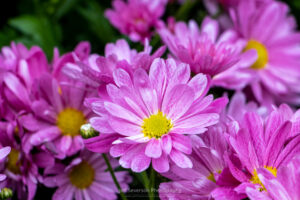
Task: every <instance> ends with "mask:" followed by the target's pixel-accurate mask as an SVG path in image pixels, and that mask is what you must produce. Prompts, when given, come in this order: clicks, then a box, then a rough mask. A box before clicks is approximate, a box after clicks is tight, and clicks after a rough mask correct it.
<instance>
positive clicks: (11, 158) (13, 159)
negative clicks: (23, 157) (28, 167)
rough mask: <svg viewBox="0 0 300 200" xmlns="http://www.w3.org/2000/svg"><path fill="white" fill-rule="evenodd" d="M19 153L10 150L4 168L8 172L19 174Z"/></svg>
mask: <svg viewBox="0 0 300 200" xmlns="http://www.w3.org/2000/svg"><path fill="white" fill-rule="evenodd" d="M19 158H20V152H19V151H18V150H16V149H13V148H12V149H11V151H10V153H9V154H8V156H7V162H6V167H7V169H8V170H9V171H11V172H13V173H14V174H20V173H21V170H20V166H21V163H20V162H19Z"/></svg>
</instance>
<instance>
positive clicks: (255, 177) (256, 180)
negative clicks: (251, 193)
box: [250, 166, 277, 191]
mask: <svg viewBox="0 0 300 200" xmlns="http://www.w3.org/2000/svg"><path fill="white" fill-rule="evenodd" d="M264 168H265V169H267V170H268V171H269V172H271V173H272V174H273V175H274V177H276V176H277V169H276V168H275V167H269V166H264ZM250 181H251V182H252V183H253V184H259V185H260V186H261V188H260V189H259V190H260V191H263V190H265V191H266V188H265V186H264V185H263V184H262V182H261V181H260V180H259V177H258V174H257V171H256V169H254V171H253V176H252V177H251V179H250Z"/></svg>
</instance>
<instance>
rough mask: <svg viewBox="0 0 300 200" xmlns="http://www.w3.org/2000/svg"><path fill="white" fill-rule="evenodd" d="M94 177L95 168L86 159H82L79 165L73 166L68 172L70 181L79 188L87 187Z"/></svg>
mask: <svg viewBox="0 0 300 200" xmlns="http://www.w3.org/2000/svg"><path fill="white" fill-rule="evenodd" d="M94 178H95V170H94V169H93V167H92V166H91V165H90V164H89V163H88V162H86V161H82V162H81V163H80V164H79V165H76V166H75V167H73V169H72V170H71V171H70V173H69V179H70V181H71V183H72V184H73V185H74V186H75V187H77V188H79V189H85V188H88V187H89V186H90V185H91V184H92V183H93V181H94Z"/></svg>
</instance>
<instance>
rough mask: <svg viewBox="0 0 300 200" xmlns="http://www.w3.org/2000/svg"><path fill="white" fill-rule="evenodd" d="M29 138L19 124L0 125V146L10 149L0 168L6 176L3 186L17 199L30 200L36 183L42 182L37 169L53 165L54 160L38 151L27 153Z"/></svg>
mask: <svg viewBox="0 0 300 200" xmlns="http://www.w3.org/2000/svg"><path fill="white" fill-rule="evenodd" d="M29 138H30V137H29V133H26V134H24V129H23V127H22V126H21V124H20V122H18V121H9V122H1V123H0V145H1V146H7V148H10V149H11V151H10V153H9V154H8V156H7V159H6V160H5V162H4V163H3V165H1V166H0V171H1V172H3V173H4V174H5V176H6V179H5V182H4V185H5V187H8V188H11V189H12V190H13V191H14V192H15V193H16V194H17V195H16V196H17V198H18V199H28V200H32V199H34V196H35V193H36V190H37V184H38V182H42V177H41V175H40V174H39V172H38V167H41V168H44V167H46V166H51V165H53V164H54V158H53V157H52V156H51V155H50V154H49V153H47V152H45V151H42V150H40V149H36V150H35V152H34V153H33V152H27V150H26V144H28V143H29ZM6 150H7V149H6ZM6 153H7V152H6ZM6 153H5V154H6ZM1 177H2V176H1Z"/></svg>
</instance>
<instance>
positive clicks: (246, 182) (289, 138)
mask: <svg viewBox="0 0 300 200" xmlns="http://www.w3.org/2000/svg"><path fill="white" fill-rule="evenodd" d="M239 125H240V129H239V131H238V133H237V134H236V135H231V136H230V138H229V141H230V144H231V146H232V148H233V149H234V150H235V155H236V156H237V158H238V159H239V161H238V160H237V159H236V158H235V157H234V156H232V157H231V158H229V157H227V158H226V162H227V164H228V166H229V169H230V171H231V173H232V175H233V176H234V177H235V178H236V179H237V180H239V181H240V182H241V184H240V185H239V186H238V187H237V188H235V191H237V192H239V193H245V189H246V188H247V187H252V188H256V189H257V190H260V191H263V190H265V186H264V185H263V184H262V182H261V180H260V178H259V177H258V170H259V169H260V168H264V169H266V170H268V171H269V172H271V173H272V174H273V176H276V174H277V171H278V170H279V169H280V167H281V166H284V165H285V164H286V163H288V162H289V161H290V160H291V159H292V158H293V157H294V156H295V155H297V154H299V151H300V135H299V134H297V135H295V134H294V133H293V124H292V122H291V121H287V120H286V119H285V116H284V115H283V114H282V113H281V112H278V111H277V110H275V111H273V112H272V113H271V114H270V115H268V117H267V118H266V119H263V118H262V117H260V116H259V115H258V114H256V113H251V112H250V113H246V114H245V116H244V120H243V121H242V122H240V124H239Z"/></svg>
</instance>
